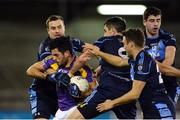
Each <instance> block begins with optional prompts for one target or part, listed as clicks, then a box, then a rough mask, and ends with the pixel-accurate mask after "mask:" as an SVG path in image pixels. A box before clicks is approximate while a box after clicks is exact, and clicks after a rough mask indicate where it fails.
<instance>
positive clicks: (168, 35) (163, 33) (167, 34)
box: [159, 29, 175, 39]
mask: <svg viewBox="0 0 180 120" xmlns="http://www.w3.org/2000/svg"><path fill="white" fill-rule="evenodd" d="M159 33H160V37H163V38H165V39H172V38H175V36H174V35H173V34H172V33H171V32H169V31H166V30H164V29H160V31H159Z"/></svg>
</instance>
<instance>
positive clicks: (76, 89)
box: [68, 83, 81, 98]
mask: <svg viewBox="0 0 180 120" xmlns="http://www.w3.org/2000/svg"><path fill="white" fill-rule="evenodd" d="M68 90H69V93H70V95H71V96H73V97H75V98H80V97H81V91H80V90H79V87H78V86H77V85H76V84H74V83H70V84H69V87H68Z"/></svg>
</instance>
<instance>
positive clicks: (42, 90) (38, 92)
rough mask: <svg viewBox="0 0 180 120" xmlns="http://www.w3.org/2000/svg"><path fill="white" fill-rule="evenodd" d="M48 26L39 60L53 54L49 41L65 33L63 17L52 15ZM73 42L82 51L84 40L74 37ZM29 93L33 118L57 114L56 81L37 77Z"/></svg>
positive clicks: (47, 117) (39, 52)
mask: <svg viewBox="0 0 180 120" xmlns="http://www.w3.org/2000/svg"><path fill="white" fill-rule="evenodd" d="M46 28H47V33H48V35H49V36H48V37H47V38H46V39H45V40H44V41H42V42H41V44H40V46H39V50H38V59H37V60H38V61H41V60H43V59H44V58H46V57H47V56H49V55H51V52H50V49H49V43H50V41H51V40H52V39H55V38H57V37H60V36H64V35H65V26H64V20H63V17H61V16H58V15H51V16H50V17H49V18H48V19H47V20H46ZM72 43H73V46H74V47H73V49H74V50H75V51H82V47H81V46H82V45H83V44H84V43H83V42H81V41H80V40H78V39H74V38H73V39H72ZM29 94H30V104H31V111H32V116H33V119H40V118H42V119H43V118H44V119H49V118H50V116H51V115H53V116H54V115H55V113H56V111H57V110H58V102H57V94H56V87H55V84H54V83H52V82H49V81H46V80H41V79H37V78H36V79H34V81H33V83H32V85H31V87H30V89H29Z"/></svg>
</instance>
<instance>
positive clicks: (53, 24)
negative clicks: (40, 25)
mask: <svg viewBox="0 0 180 120" xmlns="http://www.w3.org/2000/svg"><path fill="white" fill-rule="evenodd" d="M47 32H48V34H49V37H50V38H51V39H55V38H58V37H61V36H64V35H65V26H64V22H63V21H62V20H60V19H59V20H55V21H50V22H49V28H48V29H47Z"/></svg>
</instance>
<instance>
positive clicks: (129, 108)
mask: <svg viewBox="0 0 180 120" xmlns="http://www.w3.org/2000/svg"><path fill="white" fill-rule="evenodd" d="M107 99H108V98H107V97H106V96H104V95H103V94H101V92H98V91H97V90H94V91H93V93H92V94H91V95H90V96H89V97H87V98H86V99H85V101H84V102H83V103H82V104H80V105H79V106H78V110H79V111H80V113H81V114H82V115H83V117H84V118H85V119H91V118H94V117H96V116H98V115H100V114H102V112H98V111H97V109H96V107H97V105H98V104H99V103H101V102H104V101H105V100H107ZM112 111H113V112H114V113H115V115H116V117H117V118H119V119H135V117H136V105H135V102H132V103H129V104H126V105H121V106H118V107H115V108H113V109H112ZM105 112H106V111H105Z"/></svg>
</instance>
